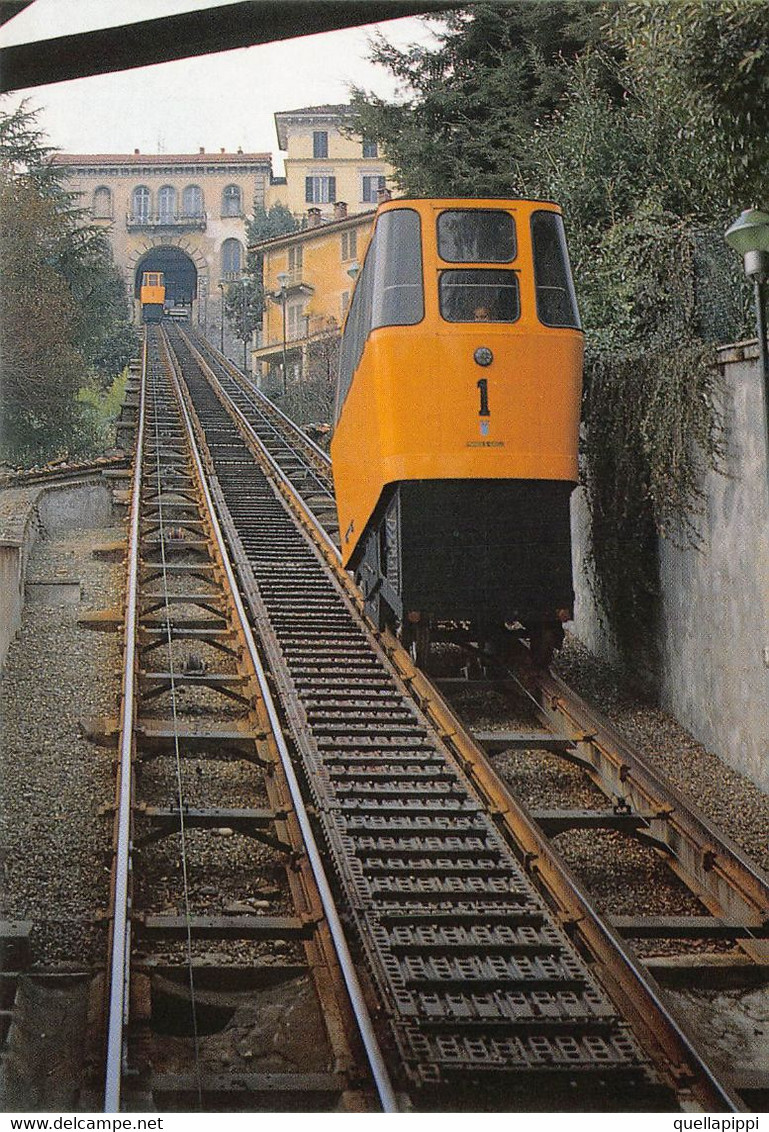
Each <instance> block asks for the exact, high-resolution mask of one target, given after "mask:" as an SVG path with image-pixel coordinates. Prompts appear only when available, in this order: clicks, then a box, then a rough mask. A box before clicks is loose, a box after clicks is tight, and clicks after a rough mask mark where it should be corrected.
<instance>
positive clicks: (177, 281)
mask: <svg viewBox="0 0 769 1132" xmlns="http://www.w3.org/2000/svg"><path fill="white" fill-rule="evenodd" d="M145 271H162V272H163V275H164V276H165V286H166V302H169V303H172V304H176V303H184V304H185V306H190V305H191V304H192V300H193V299H196V298H197V294H198V269H197V268H196V266H195V264H194V262H193V260H192V259H191V258H190V256H188V255H187V253H186V252H183V251H182V249H181V248H175V247H165V246H162V245H161V246H160V247H157V248H150V250H149V251H148V252H147V253H146V254H145V255H143V256H142V258H141V259H140V260H139V262H138V263H137V265H136V272H135V274H134V295H135V297H136V298H137V299H138V298H139V292H140V289H141V282H142V274H143V273H144V272H145Z"/></svg>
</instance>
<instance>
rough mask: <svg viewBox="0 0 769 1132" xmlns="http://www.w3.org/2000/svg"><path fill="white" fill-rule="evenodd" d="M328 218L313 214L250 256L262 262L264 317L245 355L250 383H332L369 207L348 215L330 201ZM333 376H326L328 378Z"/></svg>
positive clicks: (366, 237)
mask: <svg viewBox="0 0 769 1132" xmlns="http://www.w3.org/2000/svg"><path fill="white" fill-rule="evenodd" d="M335 209H336V211H335V214H334V216H333V217H332V219H331V220H329V221H328V222H326V223H323V222H322V219H321V214H320V210H319V209H318V208H314V207H313V208H312V209H311V210H310V214H309V223H308V226H307V227H306V228H303V229H301V230H300V231H298V232H290V233H288V234H287V235H285V236H276V237H274V238H273V239H272V240H265V241H264V242H263V243H261V244H257V245H256V247H255V248H254V249H253V250H256V251H258V252H260V253H261V255H262V256H263V261H264V290H265V312H264V323H263V325H262V330H261V333H260V334H259V335H258V336H257V340H256V345H255V349H254V350H253V355H252V368H253V371H254V373H255V374H256V375H257V377H267V376H268V375H273V376H282V375H283V374H284V364H285V378H286V380H287V381H289V382H290V381H296V380H298V379H299V378H301V377H303V376H309V377H313V376H318V377H320V376H324V377H328V378H329V380H334V379H335V378H336V362H335V359H336V348H337V344H338V340H339V332H340V329H341V326H342V322H343V321H344V316H345V314H346V312H347V305H348V303H349V301H350V292H351V291H352V287H353V283H354V280H355V277H356V276H357V273H358V271H359V270H360V264H361V262H362V260H363V256H364V254H365V251H366V247H367V245H368V241H369V238H370V235H371V225H372V221H373V218H374V213H375V211H376V210H375V209H370V210H369V211H367V212H359V213H357V214H355V215H352V216H350V215H349V214H348V212H347V207H346V205H345V203H344V202H342V201H337V203H336V205H335ZM332 371H333V372H332Z"/></svg>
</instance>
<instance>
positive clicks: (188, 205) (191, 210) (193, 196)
mask: <svg viewBox="0 0 769 1132" xmlns="http://www.w3.org/2000/svg"><path fill="white" fill-rule="evenodd" d="M182 214H183V215H184V216H202V215H203V190H202V189H201V188H200V186H199V185H187V187H186V188H185V190H184V192H183V193H182Z"/></svg>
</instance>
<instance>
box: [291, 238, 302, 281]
mask: <svg viewBox="0 0 769 1132" xmlns="http://www.w3.org/2000/svg"><path fill="white" fill-rule="evenodd" d="M302 253H303V248H302V245H301V244H298V245H297V246H296V247H295V248H289V249H288V273H289V275H290V276H291V281H292V283H298V282H300V281H301V278H302V267H303V264H304V257H303V254H302Z"/></svg>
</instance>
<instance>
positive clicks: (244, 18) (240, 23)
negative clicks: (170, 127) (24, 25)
mask: <svg viewBox="0 0 769 1132" xmlns="http://www.w3.org/2000/svg"><path fill="white" fill-rule="evenodd" d="M22 6H26V5H25V4H24V3H23V0H20V2H19V3H18V5H16V10H17V11H18V10H20V8H21V7H22ZM460 6H461V5H460V4H457V3H453V4H452V3H447V2H446V0H238V2H237V3H232V4H225V5H223V6H222V7H219V8H201V9H200V10H198V11H195V12H183V13H181V14H179V15H176V16H164V17H162V18H160V19H154V20H141V21H139V22H137V23H130V24H123V25H121V26H119V27H109V28H100V29H99V30H98V31H86V32H78V33H75V34H73V35H63V36H59V37H57V38H55V39H44V40H39V41H38V42H35V43H20V44H17V45H14V46H12V47H5V48H3V49H2V50H0V92H3V93H4V92H7V91H11V90H25V89H27V88H28V87H35V86H41V85H43V84H48V83H60V82H65V81H67V80H68V79H78V78H84V77H86V76H87V75H101V74H105V73H107V72H110V71H127V70H130V69H132V68H134V67H146V66H149V65H150V64H153V63H167V62H169V61H171V60H173V59H187V58H190V57H191V56H194V55H209V54H212V53H214V52H217V51H230V50H232V49H233V48H236V47H251V46H253V45H254V44H258V43H272V42H274V41H276V40H281V39H294V38H296V37H298V36H304V35H316V34H318V33H319V32H326V31H337V30H338V29H340V28H348V27H359V26H360V25H362V24H373V23H379V22H381V21H383V20H396V19H400V18H402V17H403V16H417V15H423V14H425V13H427V12H440V11H446V10H447V9H450V8H457V7H460ZM3 7H4V8H5V7H6V4H5V2H3ZM8 7H10V8H11V9H12V8H13V7H14V5H13V4H12V3H11V4H10V5H8ZM14 14H15V13H14Z"/></svg>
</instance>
